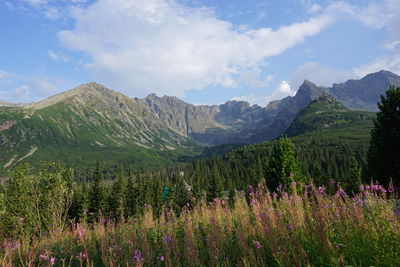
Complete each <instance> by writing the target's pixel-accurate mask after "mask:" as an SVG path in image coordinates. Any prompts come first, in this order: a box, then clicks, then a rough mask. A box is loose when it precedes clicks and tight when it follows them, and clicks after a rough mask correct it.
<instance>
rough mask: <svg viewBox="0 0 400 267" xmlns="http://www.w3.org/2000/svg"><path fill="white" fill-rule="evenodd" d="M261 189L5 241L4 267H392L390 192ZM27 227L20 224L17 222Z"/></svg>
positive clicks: (396, 253) (395, 259) (398, 219)
mask: <svg viewBox="0 0 400 267" xmlns="http://www.w3.org/2000/svg"><path fill="white" fill-rule="evenodd" d="M287 191H289V192H285V191H279V190H278V192H276V193H275V192H273V193H272V192H269V191H268V190H267V189H266V187H265V183H260V184H259V186H258V187H257V188H253V187H251V186H249V188H248V189H247V190H246V192H237V194H236V196H235V197H234V198H232V199H227V198H225V199H215V200H214V201H213V202H208V203H207V202H205V201H204V200H198V201H197V202H198V204H196V205H193V206H192V205H191V204H188V205H186V206H185V207H184V208H183V209H182V211H181V212H180V213H179V214H176V213H175V212H174V211H173V209H172V207H169V206H168V205H165V206H164V208H163V209H162V211H161V212H160V214H159V215H157V216H155V215H154V212H153V210H152V208H151V207H150V206H146V208H145V212H144V214H143V215H141V216H137V217H136V218H130V219H124V218H123V216H122V218H121V219H120V220H119V222H116V221H114V220H107V219H102V220H99V221H98V222H96V223H93V224H90V223H88V222H85V220H82V222H81V223H72V222H71V223H70V224H69V225H68V226H67V227H66V228H65V229H57V228H55V229H52V230H50V231H49V232H47V233H45V234H43V235H42V237H40V238H32V237H30V238H22V239H20V240H14V239H5V240H4V241H3V242H2V244H1V248H0V265H1V266H53V265H54V266H396V265H397V266H398V264H399V263H400V206H399V202H398V195H397V193H396V191H395V190H394V188H393V187H388V188H383V187H382V186H380V185H366V186H361V188H360V192H359V193H358V194H351V195H349V194H346V193H345V192H344V191H343V190H342V189H341V188H340V187H335V186H334V185H331V186H328V187H327V188H325V187H317V186H314V185H307V186H301V185H298V184H297V185H296V183H294V182H293V183H292V184H291V188H289V190H287ZM19 223H20V224H21V225H23V224H24V221H23V219H21V220H20V222H19Z"/></svg>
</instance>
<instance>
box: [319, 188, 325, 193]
mask: <svg viewBox="0 0 400 267" xmlns="http://www.w3.org/2000/svg"><path fill="white" fill-rule="evenodd" d="M318 192H319V193H320V194H323V193H324V192H325V187H323V186H318Z"/></svg>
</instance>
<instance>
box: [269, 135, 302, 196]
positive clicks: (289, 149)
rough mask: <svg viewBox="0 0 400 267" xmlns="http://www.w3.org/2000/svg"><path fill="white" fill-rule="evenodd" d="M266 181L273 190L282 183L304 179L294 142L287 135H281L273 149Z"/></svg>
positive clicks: (287, 183)
mask: <svg viewBox="0 0 400 267" xmlns="http://www.w3.org/2000/svg"><path fill="white" fill-rule="evenodd" d="M266 181H267V186H268V187H269V188H270V189H272V190H274V189H275V188H276V187H278V186H279V185H280V184H282V185H289V184H290V183H291V182H292V181H296V182H300V181H303V176H302V175H301V172H300V163H299V160H298V158H297V154H296V150H295V147H294V144H293V143H292V142H291V141H290V139H289V138H287V136H283V137H281V138H280V139H279V141H278V143H277V144H275V145H274V148H273V149H272V155H271V158H270V160H269V162H268V166H267V176H266Z"/></svg>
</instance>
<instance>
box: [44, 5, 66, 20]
mask: <svg viewBox="0 0 400 267" xmlns="http://www.w3.org/2000/svg"><path fill="white" fill-rule="evenodd" d="M44 15H45V16H46V18H48V19H58V18H61V17H62V14H61V11H60V9H59V8H57V7H54V6H51V7H47V8H46V9H45V11H44Z"/></svg>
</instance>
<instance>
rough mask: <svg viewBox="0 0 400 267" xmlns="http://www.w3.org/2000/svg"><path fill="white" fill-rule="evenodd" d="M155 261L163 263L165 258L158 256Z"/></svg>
mask: <svg viewBox="0 0 400 267" xmlns="http://www.w3.org/2000/svg"><path fill="white" fill-rule="evenodd" d="M157 260H159V261H164V260H165V257H164V256H163V255H161V256H158V257H157Z"/></svg>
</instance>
